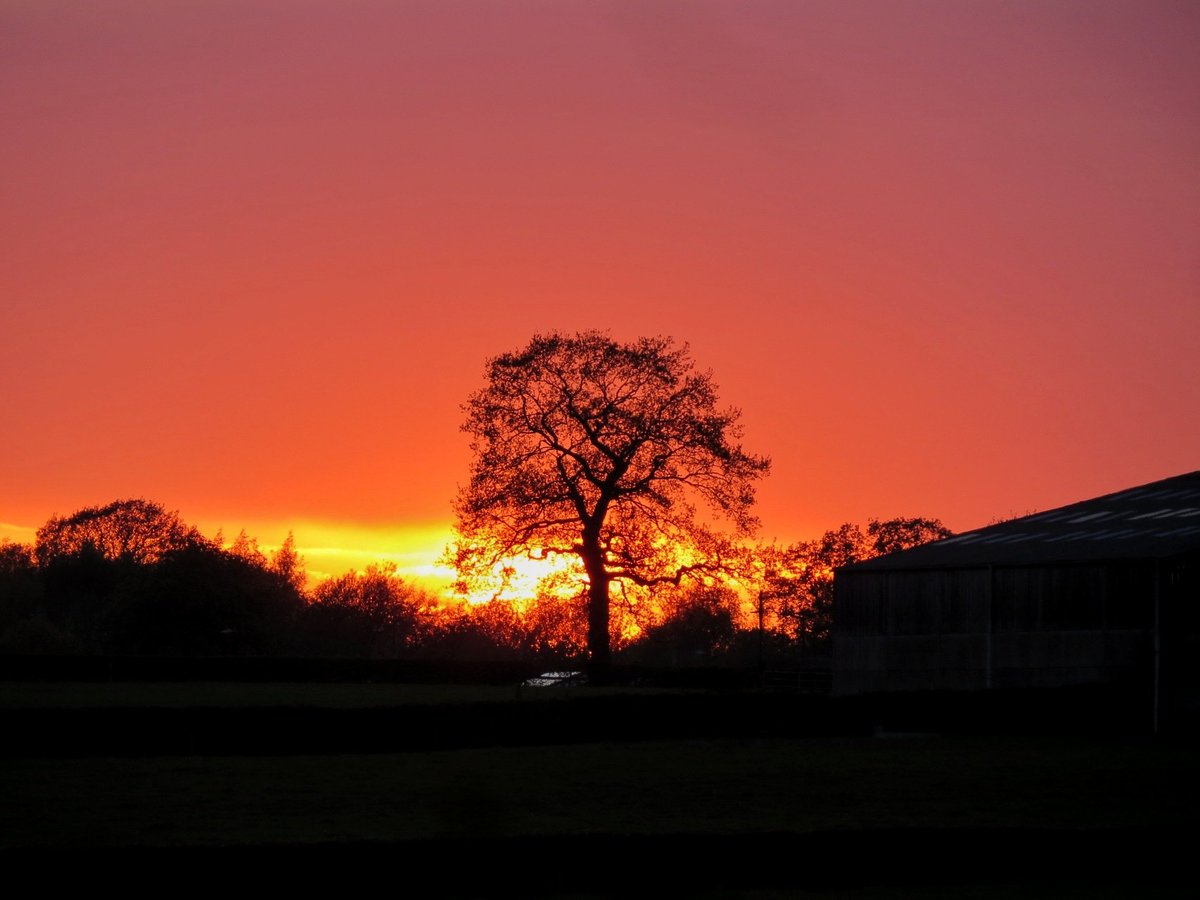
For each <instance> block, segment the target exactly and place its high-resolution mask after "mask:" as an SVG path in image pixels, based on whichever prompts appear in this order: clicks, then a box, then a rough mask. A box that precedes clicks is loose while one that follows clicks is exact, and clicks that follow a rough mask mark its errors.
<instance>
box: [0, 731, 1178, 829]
mask: <svg viewBox="0 0 1200 900" xmlns="http://www.w3.org/2000/svg"><path fill="white" fill-rule="evenodd" d="M1195 760H1196V758H1195V754H1194V752H1193V751H1192V750H1191V748H1187V747H1174V746H1162V745H1154V744H1151V743H1149V742H1144V741H1130V742H1122V741H1104V742H1097V741H1083V740H1049V739H1033V738H1020V739H1018V738H1007V739H995V738H989V739H982V738H905V739H860V740H833V739H830V740H802V741H794V740H767V741H667V742H647V743H627V744H585V745H573V746H544V747H532V748H504V747H498V748H491V749H481V750H460V751H444V752H432V753H409V754H385V755H359V756H344V755H333V756H320V757H314V756H288V757H262V758H260V757H157V758H147V759H114V758H83V759H68V760H44V759H13V760H7V761H6V762H5V764H4V767H3V769H2V770H0V795H2V796H3V798H4V803H3V806H2V807H0V841H3V845H5V846H8V847H14V846H63V845H67V846H72V845H73V846H96V845H113V846H121V845H143V844H151V845H181V844H230V843H234V844H236V843H260V842H317V841H340V840H406V839H412V838H424V837H430V836H448V835H463V836H468V835H470V836H489V835H498V836H514V835H523V834H562V833H596V832H600V833H619V834H631V833H691V832H696V833H733V832H756V831H762V832H766V831H789V832H806V831H817V830H820V831H828V830H852V829H865V828H889V827H923V828H954V827H966V826H969V827H1036V828H1047V827H1053V828H1102V827H1167V826H1170V827H1177V828H1179V829H1181V830H1188V831H1194V830H1195V828H1196V826H1197V825H1198V824H1200V814H1198V809H1200V807H1198V805H1197V802H1198V801H1200V790H1198V786H1200V777H1198V776H1197V774H1196V771H1195V770H1196V766H1195Z"/></svg>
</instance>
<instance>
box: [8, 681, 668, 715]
mask: <svg viewBox="0 0 1200 900" xmlns="http://www.w3.org/2000/svg"><path fill="white" fill-rule="evenodd" d="M623 692H624V693H629V692H630V691H629V690H628V689H622V688H611V689H609V688H591V689H589V690H588V692H587V693H588V695H589V696H596V695H602V694H618V693H623ZM580 693H581V691H580V689H579V688H572V687H551V688H518V687H517V686H516V685H503V686H495V685H486V684H327V683H312V684H306V683H302V682H267V683H245V684H239V683H234V682H211V681H196V682H103V681H102V682H0V711H3V710H10V709H103V708H117V707H122V708H124V707H152V708H158V709H181V708H188V707H220V708H224V709H244V708H253V707H273V708H295V707H316V708H321V709H371V708H380V707H397V706H410V705H429V704H451V703H493V702H494V703H506V702H510V701H513V700H554V699H562V698H564V697H572V696H578V695H579V694H580ZM637 693H639V694H644V693H645V691H644V690H639V691H638V692H637Z"/></svg>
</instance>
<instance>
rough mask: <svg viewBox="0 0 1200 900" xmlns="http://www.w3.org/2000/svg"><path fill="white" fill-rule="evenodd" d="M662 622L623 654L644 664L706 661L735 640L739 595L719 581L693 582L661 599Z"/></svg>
mask: <svg viewBox="0 0 1200 900" xmlns="http://www.w3.org/2000/svg"><path fill="white" fill-rule="evenodd" d="M660 603H661V616H662V618H661V621H659V622H658V624H656V625H652V626H651V627H649V628H647V629H646V631H645V633H644V634H643V635H642V636H641V637H640V638H638V639H637V640H635V641H634V642H633V643H632V645H631V646H630V647H629V648H628V650H626V651H625V652H624V654H623V658H624V659H627V660H629V661H631V662H638V663H642V664H646V665H672V666H678V665H696V664H709V663H712V662H713V661H714V659H716V658H718V657H720V656H721V655H722V654H724V653H726V652H727V651H728V650H729V649H730V648H731V647H732V646H733V643H734V640H735V638H736V636H737V632H738V620H739V618H740V610H739V606H740V603H739V600H738V596H737V594H736V593H734V591H733V590H732V589H730V588H729V587H726V586H724V585H721V584H715V583H714V584H693V585H690V586H689V587H688V588H687V589H681V590H676V591H672V592H670V594H668V595H667V596H664V597H662V598H660Z"/></svg>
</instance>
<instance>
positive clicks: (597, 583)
mask: <svg viewBox="0 0 1200 900" xmlns="http://www.w3.org/2000/svg"><path fill="white" fill-rule="evenodd" d="M582 556H583V567H584V569H585V570H586V571H587V576H588V636H587V649H588V680H589V681H590V682H591V683H592V684H605V683H607V682H608V681H609V680H611V677H612V654H611V652H610V650H609V643H608V582H609V577H608V572H606V571H605V569H604V554H603V552H602V551H601V549H600V541H599V537H598V536H597V537H596V538H591V536H590V535H587V534H585V535H584V539H583V554H582Z"/></svg>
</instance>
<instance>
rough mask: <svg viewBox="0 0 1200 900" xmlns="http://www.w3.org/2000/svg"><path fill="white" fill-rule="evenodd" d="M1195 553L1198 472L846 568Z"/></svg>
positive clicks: (1199, 526)
mask: <svg viewBox="0 0 1200 900" xmlns="http://www.w3.org/2000/svg"><path fill="white" fill-rule="evenodd" d="M1197 551H1200V472H1190V473H1188V474H1186V475H1176V476H1175V477H1174V478H1166V479H1164V480H1162V481H1155V482H1153V483H1151V484H1143V485H1141V486H1140V487H1134V488H1129V489H1127V490H1124V491H1118V492H1117V493H1115V494H1106V495H1105V496H1103V497H1096V498H1095V499H1092V500H1083V501H1081V502H1079V503H1072V504H1071V505H1070V506H1063V507H1060V508H1058V509H1052V510H1049V511H1047V512H1039V513H1034V514H1033V515H1030V516H1022V517H1021V518H1019V519H1010V520H1009V521H1007V522H1001V523H999V524H997V525H989V526H987V527H985V528H977V529H975V530H974V531H966V532H963V533H962V534H957V535H955V536H954V537H950V538H946V539H945V540H941V541H936V542H934V543H932V544H924V545H922V546H920V547H914V548H913V549H911V550H902V551H900V552H898V553H889V554H888V555H887V556H878V557H876V558H875V559H870V560H867V561H866V562H861V563H857V564H855V565H852V566H847V567H846V570H848V571H855V572H857V571H870V570H878V571H884V570H889V569H931V568H965V567H974V566H986V565H1023V564H1028V563H1054V562H1090V561H1094V560H1101V559H1126V560H1132V559H1159V558H1163V557H1169V556H1177V555H1180V554H1184V553H1188V552H1197Z"/></svg>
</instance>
